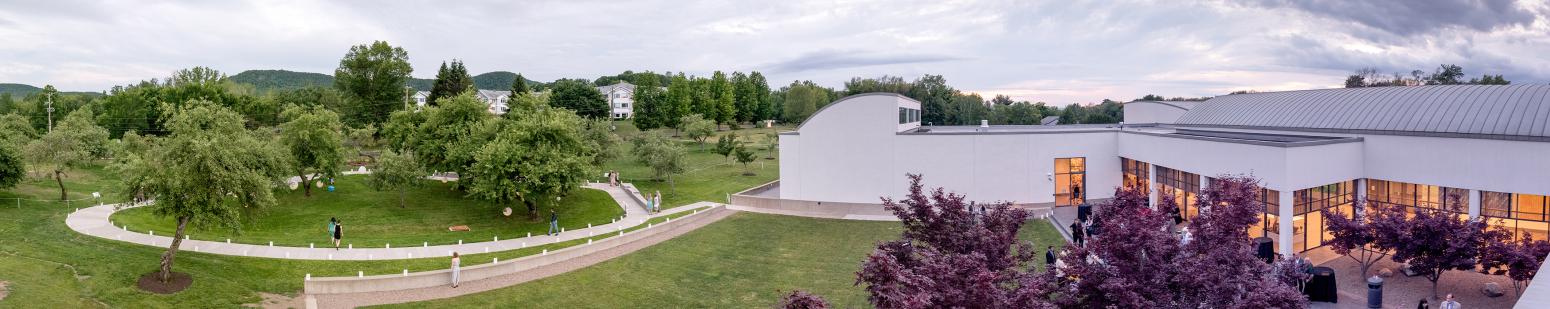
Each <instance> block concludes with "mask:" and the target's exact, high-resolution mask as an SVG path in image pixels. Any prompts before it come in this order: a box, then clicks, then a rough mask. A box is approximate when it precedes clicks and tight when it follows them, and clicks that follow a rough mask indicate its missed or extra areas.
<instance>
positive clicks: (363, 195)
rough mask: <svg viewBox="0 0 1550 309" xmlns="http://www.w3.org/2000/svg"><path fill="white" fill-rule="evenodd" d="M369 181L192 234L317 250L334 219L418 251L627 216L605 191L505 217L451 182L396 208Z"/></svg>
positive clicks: (160, 225) (355, 232)
mask: <svg viewBox="0 0 1550 309" xmlns="http://www.w3.org/2000/svg"><path fill="white" fill-rule="evenodd" d="M366 179H367V176H365V175H354V176H343V177H340V178H338V179H337V182H336V183H335V187H336V190H335V192H327V191H326V190H320V189H314V190H313V192H312V196H311V197H306V196H303V195H302V192H301V190H296V191H288V190H281V191H277V193H276V199H277V200H278V201H277V203H276V206H275V207H273V208H270V209H267V210H264V212H263V213H262V214H260V215H259V216H258V217H257V218H255V219H253V220H250V221H249V222H245V223H244V224H243V227H242V230H241V231H240V232H235V231H231V230H229V229H218V228H217V229H199V230H195V231H192V232H191V235H192V238H194V239H203V240H213V241H224V240H225V239H226V238H231V239H232V241H233V242H239V243H249V244H267V243H268V242H269V241H274V242H275V245H285V246H298V247H305V246H307V244H308V243H316V244H317V245H318V246H331V244H329V245H325V244H326V243H329V242H330V240H329V235H328V232H327V226H328V218H330V217H336V218H339V220H341V221H343V222H344V224H345V229H344V232H345V234H344V241H345V243H354V244H355V245H356V246H359V247H378V248H380V247H382V246H383V244H387V243H391V244H393V246H396V247H402V246H419V245H422V244H423V243H424V242H430V243H431V244H454V243H457V241H458V240H464V241H469V242H474V241H488V240H491V239H492V237H494V236H500V237H501V238H502V239H510V238H516V237H521V236H526V235H527V233H529V232H531V233H533V234H543V233H544V232H547V231H548V230H549V223H548V213H549V209H551V208H552V209H555V210H557V211H558V212H559V214H560V226H562V227H565V228H566V229H577V228H585V227H587V224H588V223H591V224H607V223H609V222H611V220H613V219H614V218H618V217H621V216H624V210H623V209H620V208H619V204H617V203H615V202H614V200H613V198H611V197H609V196H608V193H607V192H603V191H600V190H592V189H579V190H576V191H575V193H573V194H572V195H571V196H570V197H567V198H565V199H563V200H561V201H560V202H559V203H558V205H554V206H553V207H545V208H540V210H539V212H540V213H541V214H543V215H542V216H541V218H538V219H532V220H530V219H528V217H527V215H526V214H525V211H526V208H520V207H514V208H513V209H512V210H513V211H514V212H515V213H514V214H513V215H512V216H511V217H509V218H508V217H503V216H501V209H502V208H503V207H504V206H502V205H496V204H494V203H490V202H486V201H481V200H476V199H472V198H465V197H463V194H462V193H461V192H457V191H452V190H451V188H452V184H444V183H439V182H429V183H426V184H425V185H423V186H421V187H420V188H416V189H413V190H410V193H409V195H408V196H409V198H408V201H409V202H408V203H407V204H406V207H405V208H399V207H398V194H397V193H393V192H377V191H375V190H372V189H371V188H370V187H368V186H367V185H366ZM112 220H113V221H114V224H115V225H119V226H123V225H126V224H127V225H128V226H129V228H130V229H132V230H136V231H139V232H142V233H144V232H145V230H146V229H150V230H155V231H156V234H157V235H172V232H173V230H174V228H176V224H175V223H176V222H174V221H173V220H172V219H169V218H163V217H158V216H155V215H154V214H152V212H151V209H150V208H135V209H129V210H125V211H121V212H118V213H116V214H114V215H113V218H112ZM453 225H468V226H469V228H470V229H471V231H468V232H449V231H447V227H450V226H453Z"/></svg>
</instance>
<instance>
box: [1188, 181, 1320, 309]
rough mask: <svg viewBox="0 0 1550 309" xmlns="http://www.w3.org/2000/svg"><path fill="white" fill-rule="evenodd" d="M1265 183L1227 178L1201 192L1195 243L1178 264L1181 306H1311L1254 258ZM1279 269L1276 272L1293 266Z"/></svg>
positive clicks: (1193, 225) (1194, 227) (1193, 223)
mask: <svg viewBox="0 0 1550 309" xmlns="http://www.w3.org/2000/svg"><path fill="white" fill-rule="evenodd" d="M1260 191H1261V190H1260V186H1259V181H1258V180H1255V179H1253V178H1250V177H1246V176H1234V175H1222V176H1218V177H1216V178H1215V180H1213V181H1212V182H1211V185H1210V186H1208V187H1207V188H1206V189H1205V190H1204V191H1202V192H1201V194H1200V198H1199V200H1198V201H1197V202H1196V205H1200V206H1201V207H1200V208H1201V210H1200V216H1199V217H1198V218H1195V220H1194V221H1190V224H1189V228H1190V230H1191V231H1192V232H1193V234H1194V236H1193V237H1194V240H1193V241H1190V242H1189V243H1188V244H1185V245H1184V246H1183V247H1182V249H1183V253H1182V254H1181V256H1182V257H1181V258H1178V259H1175V263H1176V265H1177V266H1175V269H1177V271H1178V275H1177V276H1176V277H1175V278H1174V280H1173V287H1174V289H1175V290H1174V293H1175V295H1176V296H1175V301H1176V302H1177V304H1178V305H1179V306H1180V307H1182V308H1302V307H1306V306H1307V298H1305V297H1303V295H1302V293H1300V292H1299V291H1298V290H1297V289H1295V288H1294V287H1293V286H1291V285H1289V284H1287V282H1286V281H1285V279H1287V278H1285V276H1284V275H1283V274H1280V273H1277V272H1274V271H1272V270H1273V269H1274V268H1272V266H1271V265H1268V264H1265V262H1263V261H1262V260H1260V259H1258V258H1256V257H1255V256H1254V250H1253V246H1252V245H1251V243H1250V240H1249V233H1248V232H1247V231H1248V229H1249V226H1252V225H1254V224H1255V223H1258V222H1259V220H1260V217H1262V216H1261V213H1262V212H1264V209H1265V205H1264V204H1263V203H1262V202H1260V199H1259V193H1260ZM1284 263H1285V262H1284V261H1283V263H1282V264H1277V266H1276V268H1288V267H1291V266H1290V265H1286V264H1284Z"/></svg>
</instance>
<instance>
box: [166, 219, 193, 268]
mask: <svg viewBox="0 0 1550 309" xmlns="http://www.w3.org/2000/svg"><path fill="white" fill-rule="evenodd" d="M187 226H188V217H187V216H181V217H178V230H177V232H175V233H173V234H172V245H171V246H168V247H167V253H162V255H161V282H162V283H167V281H170V280H172V258H173V256H175V255H177V254H178V245H181V244H183V228H184V227H187Z"/></svg>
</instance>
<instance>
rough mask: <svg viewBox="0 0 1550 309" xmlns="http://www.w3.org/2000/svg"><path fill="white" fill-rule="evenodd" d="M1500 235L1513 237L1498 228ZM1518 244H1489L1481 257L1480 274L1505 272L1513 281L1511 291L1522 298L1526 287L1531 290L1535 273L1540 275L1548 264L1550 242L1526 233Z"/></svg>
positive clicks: (1500, 242) (1498, 242) (1511, 242)
mask: <svg viewBox="0 0 1550 309" xmlns="http://www.w3.org/2000/svg"><path fill="white" fill-rule="evenodd" d="M1494 230H1495V231H1496V232H1497V233H1501V234H1507V235H1511V234H1510V232H1508V231H1507V230H1505V229H1504V228H1502V227H1495V228H1494ZM1520 237H1521V238H1519V239H1518V240H1516V241H1496V242H1491V243H1488V244H1486V246H1485V250H1484V252H1482V253H1481V256H1480V266H1481V269H1480V272H1481V273H1491V272H1492V271H1493V270H1496V269H1501V270H1503V271H1506V275H1507V278H1510V279H1512V289H1513V291H1514V292H1516V293H1518V294H1519V295H1522V294H1523V288H1525V287H1528V282H1529V280H1533V279H1534V274H1536V273H1538V272H1539V266H1540V265H1543V264H1544V263H1545V256H1546V255H1550V242H1547V241H1544V240H1536V239H1534V236H1533V235H1531V234H1529V233H1527V232H1524V233H1523V234H1522V235H1521V236H1520Z"/></svg>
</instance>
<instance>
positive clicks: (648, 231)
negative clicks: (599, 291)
mask: <svg viewBox="0 0 1550 309" xmlns="http://www.w3.org/2000/svg"><path fill="white" fill-rule="evenodd" d="M689 207H695V206H694V205H691V206H689ZM729 211H730V210H727V208H726V207H725V206H723V205H716V206H713V207H711V208H709V209H706V210H698V211H694V212H692V213H690V214H688V215H685V216H683V217H680V218H678V219H670V220H668V221H666V222H663V223H662V224H656V225H648V227H646V228H642V229H638V230H635V231H630V232H624V231H621V232H619V233H620V234H619V235H618V236H613V237H608V238H604V239H601V240H597V241H590V240H589V241H588V242H587V243H586V244H582V245H575V246H570V247H566V248H562V249H558V250H554V251H548V250H545V251H543V253H541V254H538V255H531V256H527V257H522V258H517V259H514V260H507V261H499V260H493V261H491V262H490V263H485V264H480V265H471V266H466V267H462V268H461V271H460V276H461V280H462V281H463V282H472V281H476V280H481V279H488V278H493V277H498V276H503V275H508V274H514V273H519V272H524V271H533V270H537V269H542V268H547V267H557V264H561V263H563V262H567V261H572V260H575V259H578V258H581V257H584V256H588V255H593V254H600V253H604V252H606V251H609V250H615V249H617V248H619V247H620V246H623V245H625V244H629V243H633V242H636V241H639V240H641V239H644V238H647V237H651V236H655V235H659V234H664V233H670V232H674V231H678V230H680V229H682V228H684V227H685V226H689V225H693V224H695V223H699V222H703V221H705V220H716V219H720V217H724V215H721V214H722V213H724V212H729ZM449 263H450V261H449ZM465 263H467V264H472V263H468V262H465ZM534 279H536V278H534ZM451 280H452V271H451V269H440V270H433V271H422V272H412V273H411V272H408V271H407V270H406V271H404V272H403V273H399V274H386V275H372V276H367V275H365V274H364V273H358V274H357V275H356V276H354V277H311V275H307V277H306V278H304V281H305V283H304V284H303V293H306V294H342V293H363V292H384V291H398V290H408V289H418V288H428V287H437V286H446V285H448V284H450V283H451V282H452V281H451Z"/></svg>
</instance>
